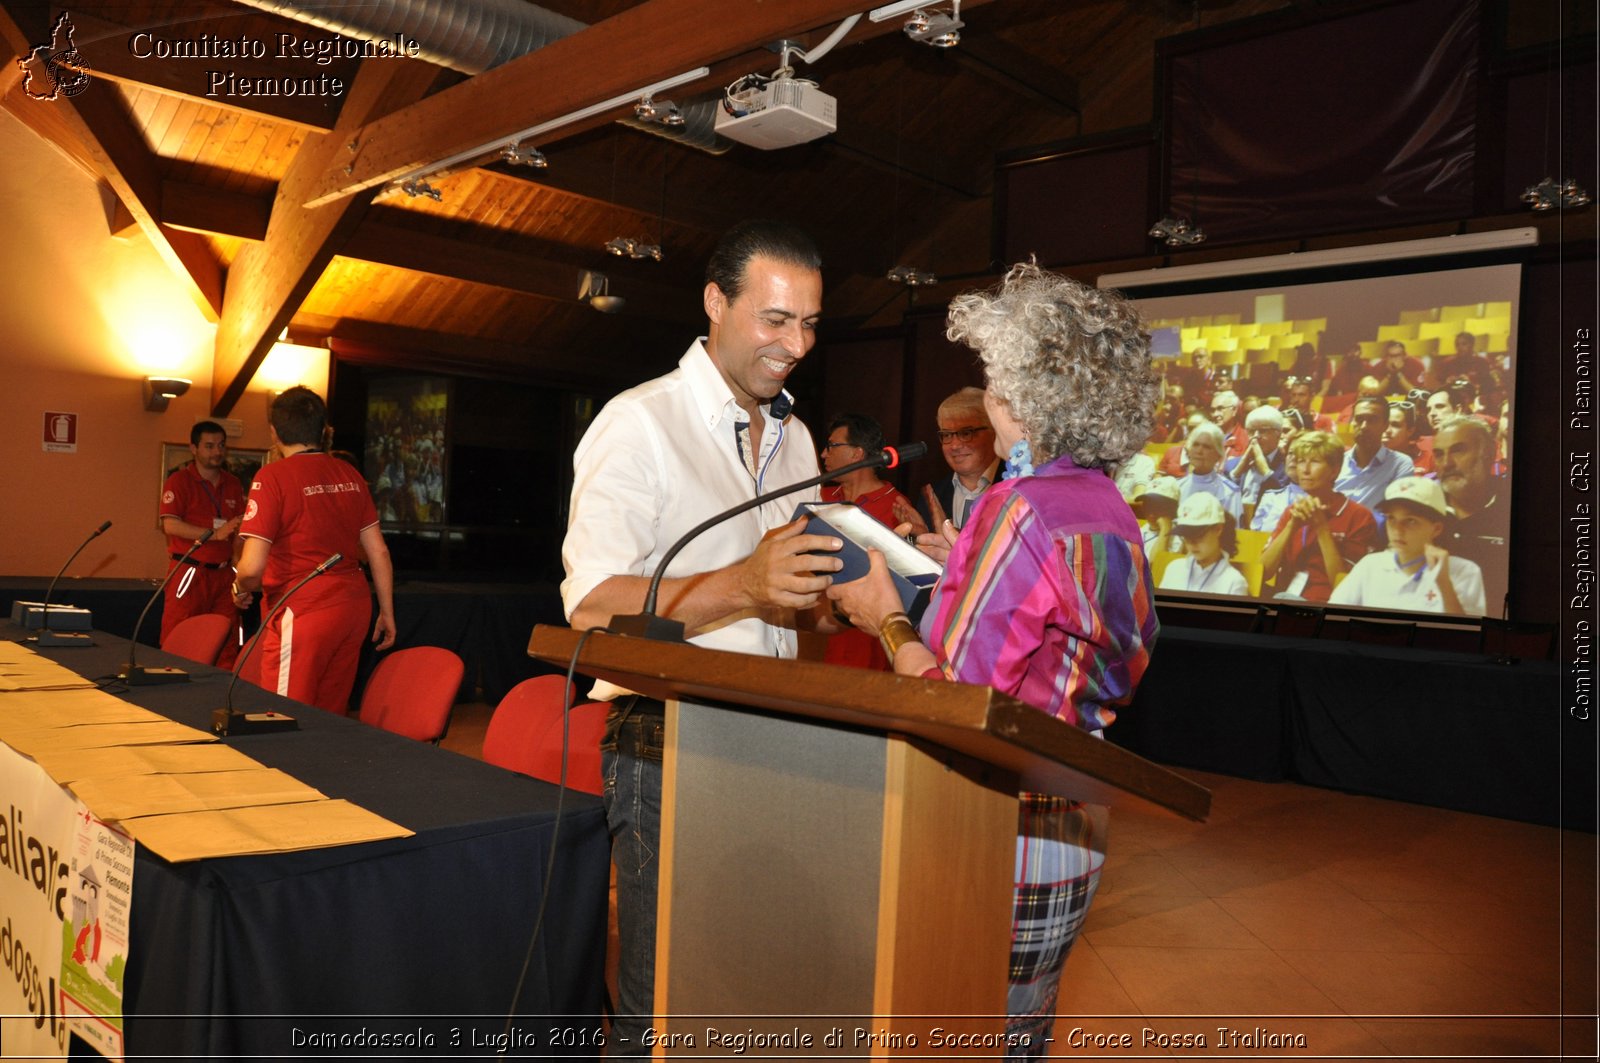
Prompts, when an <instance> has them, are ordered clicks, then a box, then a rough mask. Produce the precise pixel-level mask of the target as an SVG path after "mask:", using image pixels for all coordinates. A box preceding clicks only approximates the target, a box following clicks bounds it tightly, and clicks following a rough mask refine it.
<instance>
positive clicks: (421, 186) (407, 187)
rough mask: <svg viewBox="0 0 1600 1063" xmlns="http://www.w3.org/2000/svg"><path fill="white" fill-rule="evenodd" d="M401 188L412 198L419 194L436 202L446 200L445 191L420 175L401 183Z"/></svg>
mask: <svg viewBox="0 0 1600 1063" xmlns="http://www.w3.org/2000/svg"><path fill="white" fill-rule="evenodd" d="M400 190H401V191H402V192H404V193H405V194H406V195H408V196H410V197H411V198H412V199H416V198H417V197H418V196H427V197H428V198H429V199H431V200H433V201H434V202H435V203H440V202H443V200H444V193H443V192H440V191H439V190H438V189H437V188H435V187H433V186H432V185H430V184H429V183H428V182H427V181H425V180H423V179H422V178H420V177H413V178H412V179H411V180H409V181H407V182H406V183H405V184H403V185H401V186H400Z"/></svg>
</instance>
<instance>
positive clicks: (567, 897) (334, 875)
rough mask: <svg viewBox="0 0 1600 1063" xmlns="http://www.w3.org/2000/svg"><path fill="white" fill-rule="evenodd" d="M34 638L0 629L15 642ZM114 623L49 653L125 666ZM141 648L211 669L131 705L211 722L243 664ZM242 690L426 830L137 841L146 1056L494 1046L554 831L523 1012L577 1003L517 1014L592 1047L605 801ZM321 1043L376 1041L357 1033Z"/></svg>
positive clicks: (293, 741)
mask: <svg viewBox="0 0 1600 1063" xmlns="http://www.w3.org/2000/svg"><path fill="white" fill-rule="evenodd" d="M21 634H22V633H21V632H20V631H19V630H18V629H17V628H15V627H14V626H11V625H4V627H3V628H0V635H3V637H7V638H10V639H12V640H16V639H18V638H20V637H21ZM96 637H97V639H98V641H99V643H100V645H98V646H96V647H94V648H89V649H64V650H45V651H43V652H44V655H45V656H47V657H50V658H52V659H54V660H58V661H60V662H62V663H63V664H65V665H67V666H68V667H70V668H72V669H74V670H75V671H77V672H79V673H80V674H82V675H86V676H91V677H98V676H105V675H110V674H112V673H114V672H116V671H117V670H118V668H119V664H120V662H122V661H124V660H126V657H127V643H126V642H125V641H124V640H122V639H119V638H116V637H114V636H110V635H104V634H99V635H97V636H96ZM139 661H140V663H141V664H147V663H148V664H160V663H176V664H179V665H180V666H184V667H188V668H189V669H190V671H191V673H192V675H193V676H194V681H193V682H191V683H187V684H181V685H173V686H159V687H140V688H134V689H133V690H131V691H128V692H126V693H124V694H123V696H124V697H125V698H126V699H127V700H128V701H130V702H133V703H135V704H138V705H142V706H144V707H146V708H149V709H152V710H154V711H156V712H158V713H160V714H162V715H164V716H167V717H169V718H171V719H174V720H177V721H179V722H182V723H185V724H189V725H191V726H194V727H200V728H207V727H209V722H210V714H211V710H212V709H214V708H216V707H218V706H220V705H222V704H223V700H224V696H225V691H226V687H227V681H228V675H227V673H225V672H219V671H217V670H215V669H211V668H203V667H200V666H197V665H192V664H187V663H185V662H181V661H178V660H177V659H176V658H169V657H166V656H165V655H162V654H160V653H159V652H157V651H154V650H148V649H146V648H144V647H141V648H140V651H139ZM235 704H236V706H237V707H240V708H248V709H252V710H259V709H262V708H275V709H277V710H278V711H280V712H288V713H289V714H291V715H293V716H295V717H297V718H298V720H299V721H300V726H301V729H300V730H299V731H297V732H292V733H287V734H273V735H259V736H252V737H240V738H235V739H229V740H227V741H229V743H230V744H232V745H234V746H236V747H237V748H238V749H239V750H241V751H242V752H244V753H246V754H248V755H249V756H251V757H252V758H254V759H255V760H257V761H259V762H260V763H262V764H264V765H266V766H268V767H274V768H280V769H282V770H284V771H286V772H288V773H289V774H291V775H293V776H295V777H296V778H298V779H300V780H302V781H304V782H306V783H308V784H310V785H311V786H314V787H316V788H318V789H319V790H321V791H322V792H323V793H325V794H327V795H328V796H329V797H336V798H345V799H347V800H350V801H353V802H355V803H356V804H359V805H361V806H362V807H364V808H367V809H370V810H371V811H373V812H375V813H377V814H379V815H381V816H384V817H386V818H388V819H391V820H393V821H395V822H397V823H399V824H401V825H403V826H405V827H408V828H410V829H411V830H414V831H416V836H415V837H411V838H404V839H398V840H394V841H382V842H371V843H366V844H362V845H351V846H341V847H337V848H332V849H318V850H312V851H308V852H301V853H285V854H276V855H270V856H251V857H231V858H226V859H214V860H203V861H198V862H195V863H187V864H171V863H168V862H167V861H165V860H163V859H161V858H160V857H157V856H155V855H153V854H151V853H149V852H147V851H145V850H143V849H141V850H140V851H139V854H138V861H137V864H136V870H135V876H134V895H133V913H132V919H131V928H130V929H131V934H132V942H131V947H130V957H129V965H128V972H127V981H126V989H125V994H124V1006H125V1009H126V1011H127V1013H128V1019H127V1047H128V1051H129V1053H130V1054H134V1055H143V1056H147V1057H152V1058H176V1057H178V1056H182V1055H191V1056H195V1057H198V1058H206V1059H216V1058H223V1057H229V1056H246V1055H254V1056H258V1057H260V1058H289V1057H295V1058H304V1057H306V1056H307V1055H316V1054H317V1052H316V1051H314V1049H316V1047H317V1045H318V1042H316V1041H310V1042H306V1041H305V1038H307V1037H309V1036H310V1035H313V1034H319V1033H328V1032H334V1031H342V1032H344V1033H351V1032H358V1031H360V1030H363V1029H365V1030H367V1031H368V1032H369V1034H372V1033H387V1034H390V1035H393V1036H397V1037H398V1036H401V1035H404V1034H407V1033H409V1034H410V1035H411V1036H412V1037H413V1038H414V1039H418V1040H420V1039H421V1036H422V1035H421V1033H419V1031H426V1032H427V1033H431V1035H432V1037H433V1042H432V1045H431V1048H432V1050H433V1051H434V1052H439V1053H444V1052H450V1053H455V1054H461V1053H463V1052H465V1051H467V1050H468V1049H469V1048H470V1047H471V1044H472V1043H473V1041H472V1038H474V1037H476V1038H479V1039H480V1040H479V1041H478V1042H477V1043H478V1044H480V1046H481V1044H482V1043H483V1042H482V1040H481V1039H482V1038H484V1037H488V1036H492V1035H498V1033H499V1031H500V1030H501V1028H502V1026H503V1024H504V1016H505V1015H506V1013H507V1012H508V1010H510V1009H511V1008H512V993H513V990H514V987H515V985H516V983H517V977H518V973H519V971H520V970H521V968H522V964H523V960H524V957H525V955H526V954H527V949H528V941H529V938H530V936H531V933H532V930H533V925H534V918H535V913H536V909H537V908H538V905H539V900H540V897H541V895H542V883H543V879H544V876H545V872H546V861H547V858H548V857H549V855H550V852H551V849H552V847H553V848H554V849H555V850H556V852H557V859H556V863H555V871H554V879H553V881H552V884H551V890H550V902H549V910H548V911H547V913H546V915H545V918H544V924H543V928H542V930H541V932H540V937H539V941H538V945H537V948H536V949H535V951H534V954H533V960H532V963H531V965H530V967H529V973H528V977H527V981H526V985H525V988H524V990H523V992H522V994H521V996H520V998H519V999H518V1001H517V1003H516V1010H517V1011H518V1012H519V1013H521V1014H522V1015H526V1016H569V1017H571V1019H570V1020H568V1019H566V1018H562V1019H559V1020H552V1021H542V1022H537V1023H535V1022H530V1021H520V1022H519V1024H518V1029H519V1031H524V1030H525V1031H528V1033H529V1035H531V1034H533V1033H537V1034H538V1035H539V1036H540V1037H541V1038H542V1037H543V1035H544V1034H545V1033H547V1032H548V1031H549V1030H550V1029H551V1028H556V1029H560V1030H565V1031H568V1032H567V1033H566V1034H565V1035H564V1038H565V1040H566V1042H567V1043H566V1044H565V1045H556V1046H549V1045H548V1044H547V1042H546V1041H545V1040H542V1039H541V1040H539V1041H538V1042H537V1043H538V1044H539V1045H540V1046H541V1047H540V1048H539V1051H540V1052H541V1053H543V1052H554V1053H556V1054H568V1055H579V1056H584V1055H594V1054H595V1048H594V1044H593V1040H592V1038H587V1037H586V1035H585V1033H584V1032H583V1031H585V1030H587V1029H589V1028H592V1026H593V1025H594V1022H593V1021H592V1017H593V1016H596V1015H598V1014H599V1012H600V1010H601V1002H602V999H603V994H604V989H603V965H604V953H605V932H606V907H607V903H606V902H607V877H608V866H609V840H608V837H607V834H606V830H605V822H604V816H603V813H602V810H601V807H600V802H599V800H598V799H597V798H594V797H591V796H588V795H585V794H578V793H571V792H569V793H567V794H565V795H564V796H562V795H561V794H560V792H559V791H558V790H557V789H556V788H555V787H552V786H548V785H546V784H544V783H540V782H537V781H535V780H532V779H529V778H525V777H523V776H520V775H516V774H513V773H511V772H507V771H503V770H501V769H499V768H495V767H492V766H489V765H487V764H483V763H480V762H478V761H475V760H472V759H470V758H467V757H462V756H458V755H457V754H454V753H449V752H445V751H443V750H439V749H435V748H434V747H432V746H428V745H425V744H422V743H417V742H413V741H410V740H408V739H404V738H400V737H397V736H395V735H391V734H388V733H387V732H384V731H380V730H378V729H377V728H374V727H370V726H367V725H364V724H361V723H359V722H357V721H353V720H347V719H344V718H341V717H336V716H332V715H329V714H328V713H325V712H322V711H321V710H318V709H315V708H311V707H309V706H304V705H299V704H297V703H295V702H291V701H288V700H287V699H284V698H279V697H277V696H276V695H272V694H269V693H267V692H265V691H262V690H260V689H258V688H256V687H254V686H251V685H250V684H248V683H244V682H241V683H240V684H239V685H238V687H237V688H236V692H235ZM558 807H559V810H560V817H559V824H558V822H557V812H558ZM318 1016H326V1017H327V1018H318ZM336 1017H340V1018H342V1019H343V1021H340V1018H336ZM475 1017H476V1018H475ZM296 1031H298V1033H297V1032H296ZM452 1031H455V1037H456V1040H457V1043H455V1044H452V1043H451V1038H452ZM572 1031H577V1032H572ZM297 1037H298V1038H300V1039H301V1044H299V1045H297V1044H296V1043H295V1039H296V1038H297ZM307 1044H309V1048H308V1047H306V1045H307ZM389 1047H392V1048H393V1051H392V1052H391V1051H387V1050H384V1051H379V1052H375V1053H374V1052H372V1051H370V1050H368V1051H367V1054H369V1055H371V1054H391V1055H400V1054H408V1055H409V1054H423V1055H426V1054H430V1046H429V1045H428V1044H425V1043H424V1044H421V1045H418V1046H413V1045H411V1044H398V1045H393V1046H389ZM325 1054H326V1055H327V1056H329V1057H334V1056H343V1057H344V1058H349V1057H350V1056H351V1055H352V1054H361V1052H360V1051H358V1047H351V1046H349V1045H346V1046H332V1047H330V1049H329V1051H327V1052H326V1053H325Z"/></svg>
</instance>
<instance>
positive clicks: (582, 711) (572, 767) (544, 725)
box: [483, 675, 610, 794]
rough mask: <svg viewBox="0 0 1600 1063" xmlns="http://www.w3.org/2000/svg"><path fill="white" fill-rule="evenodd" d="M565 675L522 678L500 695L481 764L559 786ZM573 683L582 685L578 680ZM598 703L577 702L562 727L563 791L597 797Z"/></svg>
mask: <svg viewBox="0 0 1600 1063" xmlns="http://www.w3.org/2000/svg"><path fill="white" fill-rule="evenodd" d="M566 682H567V680H566V676H561V675H541V676H535V677H534V678H532V679H524V680H523V681H522V682H520V683H518V684H517V685H516V686H514V687H512V688H511V689H510V690H509V691H507V692H506V696H505V697H504V698H501V699H500V704H499V705H498V706H497V707H496V708H495V710H494V715H493V716H491V717H490V718H489V729H488V730H487V731H486V732H484V736H483V759H484V760H486V761H488V762H489V763H490V764H497V765H499V766H500V767H502V768H508V769H510V770H511V771H519V772H521V773H522V774H524V775H531V776H533V777H534V778H535V779H542V780H544V781H545V782H550V783H559V782H560V781H561V710H562V708H563V706H564V705H565V688H566ZM578 682H584V681H583V680H581V679H580V680H578ZM609 708H610V705H609V704H608V703H606V702H604V701H586V702H579V703H578V704H576V705H574V706H573V707H572V712H571V713H570V714H569V717H568V719H569V723H568V727H567V732H568V734H567V786H568V787H570V788H571V789H573V790H582V791H583V792H584V793H588V794H600V793H601V792H603V790H604V786H603V784H602V783H601V780H600V737H601V735H602V734H603V733H604V732H605V729H606V712H607V710H608V709H609Z"/></svg>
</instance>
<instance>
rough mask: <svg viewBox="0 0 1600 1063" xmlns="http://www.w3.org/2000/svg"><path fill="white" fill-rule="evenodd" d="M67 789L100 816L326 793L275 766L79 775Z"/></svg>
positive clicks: (289, 800) (314, 797) (318, 797)
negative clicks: (186, 771)
mask: <svg viewBox="0 0 1600 1063" xmlns="http://www.w3.org/2000/svg"><path fill="white" fill-rule="evenodd" d="M72 792H73V793H75V794H77V795H78V797H79V798H80V799H81V800H82V801H83V803H84V804H86V805H88V806H89V811H91V812H93V813H94V814H95V815H96V816H99V817H100V818H101V819H104V820H116V821H121V820H127V819H135V818H137V817H139V816H164V815H171V814H172V813H175V812H202V811H206V810H216V809H225V808H250V807H255V806H259V805H287V804H296V803H298V802H301V801H323V800H326V799H327V795H325V794H323V793H322V792H321V791H319V790H317V789H315V788H313V787H310V786H307V785H306V784H305V783H303V782H301V781H300V780H298V779H296V778H295V777H294V776H292V775H289V774H287V773H285V772H281V771H278V770H277V769H276V768H262V767H255V768H247V769H245V770H242V771H208V772H201V773H198V774H195V775H125V776H120V777H119V776H99V777H94V778H82V779H78V780H77V781H76V782H74V783H73V784H72Z"/></svg>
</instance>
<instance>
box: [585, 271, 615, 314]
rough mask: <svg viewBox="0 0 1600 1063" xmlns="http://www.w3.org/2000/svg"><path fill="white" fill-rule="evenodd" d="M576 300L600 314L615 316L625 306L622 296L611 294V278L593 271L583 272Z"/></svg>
mask: <svg viewBox="0 0 1600 1063" xmlns="http://www.w3.org/2000/svg"><path fill="white" fill-rule="evenodd" d="M578 298H579V299H580V300H582V301H583V302H585V303H588V304H589V305H590V306H592V307H594V308H595V309H596V310H598V311H600V312H601V313H602V314H615V313H616V312H617V311H618V310H621V309H622V308H623V306H624V305H626V304H627V300H626V299H624V298H622V296H620V295H612V294H611V278H609V277H607V276H606V275H605V274H604V273H596V272H594V271H593V270H585V271H584V272H583V276H582V277H581V278H580V279H579V281H578Z"/></svg>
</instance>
